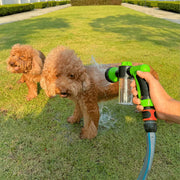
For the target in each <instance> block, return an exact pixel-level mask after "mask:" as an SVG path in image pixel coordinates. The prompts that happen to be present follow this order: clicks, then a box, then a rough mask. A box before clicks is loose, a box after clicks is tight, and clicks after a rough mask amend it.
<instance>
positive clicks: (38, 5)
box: [33, 2, 48, 9]
mask: <svg viewBox="0 0 180 180" xmlns="http://www.w3.org/2000/svg"><path fill="white" fill-rule="evenodd" d="M33 4H34V8H35V9H42V8H46V7H47V5H48V4H47V2H36V3H33Z"/></svg>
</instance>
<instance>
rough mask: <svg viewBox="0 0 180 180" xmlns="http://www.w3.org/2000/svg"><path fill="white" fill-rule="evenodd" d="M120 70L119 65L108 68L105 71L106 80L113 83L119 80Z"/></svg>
mask: <svg viewBox="0 0 180 180" xmlns="http://www.w3.org/2000/svg"><path fill="white" fill-rule="evenodd" d="M118 71H119V67H110V68H108V69H107V70H106V72H105V77H106V80H107V81H109V82H111V83H115V82H117V81H118V80H119V77H118Z"/></svg>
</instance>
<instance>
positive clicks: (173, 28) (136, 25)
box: [90, 14, 179, 47]
mask: <svg viewBox="0 0 180 180" xmlns="http://www.w3.org/2000/svg"><path fill="white" fill-rule="evenodd" d="M90 25H91V26H92V27H93V29H94V30H95V31H99V32H110V33H116V34H118V35H119V39H120V41H149V42H152V43H154V44H156V45H161V46H165V47H167V46H177V45H178V43H179V42H178V39H179V33H178V31H179V25H178V24H172V23H171V22H168V21H165V20H162V19H157V18H154V17H149V16H141V15H130V14H127V15H120V16H107V17H105V18H98V19H95V20H94V21H93V22H92V23H90Z"/></svg>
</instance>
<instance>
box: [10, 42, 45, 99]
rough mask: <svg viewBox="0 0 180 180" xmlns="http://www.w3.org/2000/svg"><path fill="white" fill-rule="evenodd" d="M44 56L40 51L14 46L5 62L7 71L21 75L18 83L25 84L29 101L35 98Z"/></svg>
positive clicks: (18, 45)
mask: <svg viewBox="0 0 180 180" xmlns="http://www.w3.org/2000/svg"><path fill="white" fill-rule="evenodd" d="M44 60H45V56H44V54H43V53H42V52H41V51H38V50H36V49H33V48H32V47H31V46H29V45H20V44H15V45H14V46H13V47H12V49H11V52H10V56H9V58H8V60H7V64H8V70H9V71H10V72H12V73H22V74H23V75H22V77H21V78H20V80H19V81H18V83H24V82H25V83H26V84H27V87H28V91H29V92H28V95H27V97H26V99H27V100H28V101H30V100H31V99H33V98H35V97H36V96H37V83H38V82H40V78H41V73H42V69H43V65H44Z"/></svg>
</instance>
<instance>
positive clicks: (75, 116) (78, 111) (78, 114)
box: [67, 102, 82, 124]
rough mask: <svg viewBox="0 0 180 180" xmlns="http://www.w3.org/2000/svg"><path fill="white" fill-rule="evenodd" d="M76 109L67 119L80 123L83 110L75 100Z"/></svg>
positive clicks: (70, 121)
mask: <svg viewBox="0 0 180 180" xmlns="http://www.w3.org/2000/svg"><path fill="white" fill-rule="evenodd" d="M75 104H76V105H75V110H74V113H73V115H72V116H70V117H69V118H68V119H67V121H68V122H69V123H71V124H73V123H79V122H80V119H81V118H82V111H81V108H80V105H79V103H78V102H75Z"/></svg>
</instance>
